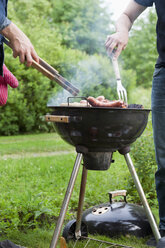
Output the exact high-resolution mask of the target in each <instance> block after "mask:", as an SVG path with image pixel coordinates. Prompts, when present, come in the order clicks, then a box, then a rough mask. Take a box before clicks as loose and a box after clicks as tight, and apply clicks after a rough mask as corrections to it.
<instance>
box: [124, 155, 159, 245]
mask: <svg viewBox="0 0 165 248" xmlns="http://www.w3.org/2000/svg"><path fill="white" fill-rule="evenodd" d="M124 157H125V160H126V163H127V166H128V169H129V171H130V173H131V176H132V178H133V180H134V183H135V186H136V189H137V191H138V194H139V196H140V199H141V201H142V204H143V207H144V209H145V212H146V215H147V217H148V220H149V223H150V225H151V228H152V231H153V234H154V236H155V239H156V241H157V242H158V240H159V239H160V238H161V236H160V233H159V229H158V227H157V224H156V222H155V219H154V217H153V215H152V212H151V209H150V207H149V205H148V202H147V199H146V197H145V194H144V191H143V188H142V186H141V183H140V181H139V178H138V176H137V173H136V170H135V167H134V165H133V162H132V160H131V157H130V155H129V153H127V154H124Z"/></svg>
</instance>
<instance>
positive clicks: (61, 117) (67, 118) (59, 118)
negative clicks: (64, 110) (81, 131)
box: [45, 115, 82, 123]
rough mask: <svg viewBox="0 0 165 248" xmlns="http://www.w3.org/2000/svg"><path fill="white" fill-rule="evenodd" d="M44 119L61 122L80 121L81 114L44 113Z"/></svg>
mask: <svg viewBox="0 0 165 248" xmlns="http://www.w3.org/2000/svg"><path fill="white" fill-rule="evenodd" d="M45 120H46V121H47V122H61V123H70V122H81V121H82V116H65V115H46V116H45Z"/></svg>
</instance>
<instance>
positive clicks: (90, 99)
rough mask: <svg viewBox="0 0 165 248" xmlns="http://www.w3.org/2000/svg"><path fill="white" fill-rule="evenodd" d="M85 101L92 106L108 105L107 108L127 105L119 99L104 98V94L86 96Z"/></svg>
mask: <svg viewBox="0 0 165 248" xmlns="http://www.w3.org/2000/svg"><path fill="white" fill-rule="evenodd" d="M87 101H88V103H89V104H90V105H91V106H92V107H108V108H126V107H127V105H126V104H125V103H124V102H123V101H121V100H115V101H110V100H107V99H105V97H104V96H98V97H97V98H94V97H92V96H89V97H88V98H87Z"/></svg>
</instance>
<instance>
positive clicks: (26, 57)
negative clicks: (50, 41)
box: [0, 23, 39, 66]
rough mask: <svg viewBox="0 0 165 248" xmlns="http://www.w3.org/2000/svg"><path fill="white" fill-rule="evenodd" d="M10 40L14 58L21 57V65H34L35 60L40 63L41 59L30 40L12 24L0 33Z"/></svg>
mask: <svg viewBox="0 0 165 248" xmlns="http://www.w3.org/2000/svg"><path fill="white" fill-rule="evenodd" d="M0 33H1V34H2V35H3V36H4V37H6V38H7V39H8V40H9V46H10V47H11V48H12V50H13V57H14V58H16V57H17V56H18V57H19V60H20V62H21V63H24V62H26V65H27V66H31V65H32V61H33V59H34V60H35V61H36V62H37V63H39V57H38V55H37V53H36V51H35V49H34V47H33V45H32V43H31V41H30V40H29V38H28V37H27V36H26V35H25V34H24V33H23V32H22V31H21V30H20V29H19V28H18V27H17V26H16V25H15V24H14V23H11V24H10V25H8V26H7V27H6V28H4V29H3V30H1V32H0Z"/></svg>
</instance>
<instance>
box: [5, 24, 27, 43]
mask: <svg viewBox="0 0 165 248" xmlns="http://www.w3.org/2000/svg"><path fill="white" fill-rule="evenodd" d="M0 33H1V34H2V35H3V36H5V37H6V38H7V39H8V40H9V41H10V42H13V40H20V39H22V38H21V37H25V35H24V33H23V32H22V31H21V30H20V29H19V28H18V27H17V26H16V25H15V24H14V23H12V22H11V23H10V24H9V25H8V26H7V27H5V28H4V29H2V30H0Z"/></svg>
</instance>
